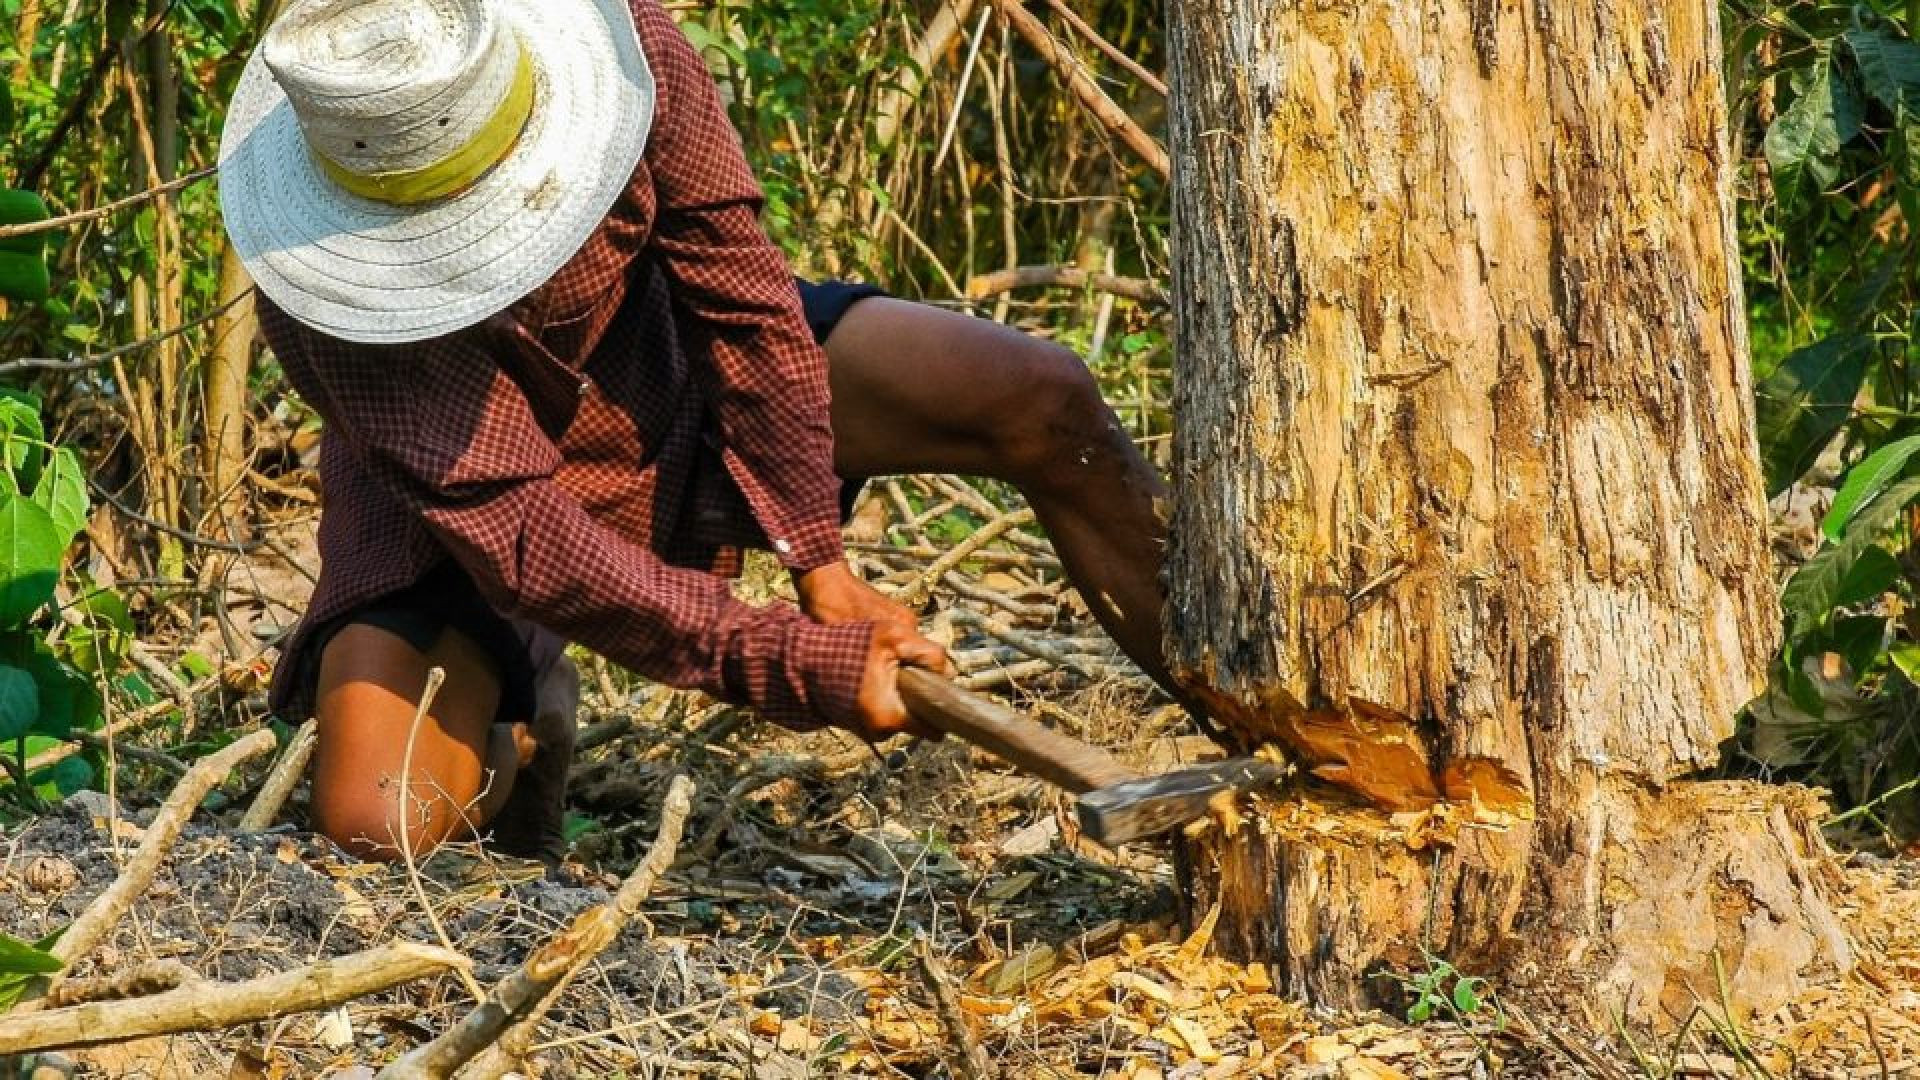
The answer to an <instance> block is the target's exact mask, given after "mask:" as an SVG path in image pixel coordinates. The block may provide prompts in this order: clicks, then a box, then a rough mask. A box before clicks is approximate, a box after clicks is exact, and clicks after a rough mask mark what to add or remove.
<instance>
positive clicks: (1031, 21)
mask: <svg viewBox="0 0 1920 1080" xmlns="http://www.w3.org/2000/svg"><path fill="white" fill-rule="evenodd" d="M993 7H994V10H996V11H998V12H999V13H1000V17H1001V18H1003V19H1005V20H1007V24H1008V25H1010V26H1012V27H1013V29H1014V30H1015V31H1016V32H1017V33H1018V34H1019V35H1020V36H1021V37H1022V38H1024V39H1026V42H1027V44H1029V45H1031V46H1033V50H1034V51H1035V52H1037V53H1039V54H1040V57H1041V59H1043V60H1045V61H1046V62H1047V64H1048V65H1049V66H1051V67H1052V68H1053V70H1054V72H1055V73H1056V74H1058V75H1059V76H1060V79H1061V81H1063V82H1065V83H1066V84H1067V86H1068V88H1069V89H1071V90H1072V91H1073V93H1074V96H1075V97H1077V98H1079V99H1080V103H1081V104H1083V105H1085V106H1086V107H1087V109H1088V111H1090V112H1092V113H1093V115H1094V118H1095V119H1097V120H1099V121H1100V123H1101V124H1103V125H1104V126H1105V127H1106V129H1107V130H1108V131H1111V132H1112V133H1113V134H1114V136H1115V137H1116V138H1118V139H1119V140H1120V141H1121V142H1123V143H1126V144H1127V146H1128V147H1130V148H1131V149H1132V150H1133V152H1134V153H1136V154H1138V155H1139V156H1140V160H1142V161H1144V162H1146V163H1147V165H1148V166H1150V167H1151V168H1152V169H1153V170H1154V171H1155V172H1157V173H1159V174H1160V175H1161V176H1168V175H1171V173H1172V171H1173V168H1172V165H1171V164H1170V163H1169V162H1168V160H1167V151H1166V148H1165V147H1163V146H1161V145H1160V143H1159V142H1158V141H1157V140H1155V139H1154V137H1153V136H1151V135H1149V134H1147V133H1146V132H1145V131H1143V130H1141V128H1140V125H1139V124H1136V123H1134V122H1133V117H1131V116H1128V115H1127V110H1125V109H1123V108H1121V107H1120V106H1119V104H1118V103H1117V102H1115V101H1114V100H1113V99H1112V98H1110V97H1108V96H1107V92H1106V91H1105V90H1102V89H1100V84H1099V83H1096V82H1095V81H1094V79H1093V74H1092V73H1091V72H1089V71H1088V70H1087V66H1086V65H1085V64H1083V63H1081V62H1080V58H1079V57H1078V56H1075V55H1074V54H1073V51H1072V50H1071V49H1068V48H1067V47H1066V46H1064V45H1062V44H1060V42H1059V41H1058V40H1056V39H1055V38H1054V36H1053V35H1052V34H1051V33H1049V32H1048V31H1047V28H1046V25H1045V24H1044V23H1042V22H1041V21H1040V20H1039V19H1037V18H1035V17H1034V16H1033V14H1032V13H1030V12H1029V11H1027V9H1026V7H1024V6H1023V5H1022V3H1021V0H993Z"/></svg>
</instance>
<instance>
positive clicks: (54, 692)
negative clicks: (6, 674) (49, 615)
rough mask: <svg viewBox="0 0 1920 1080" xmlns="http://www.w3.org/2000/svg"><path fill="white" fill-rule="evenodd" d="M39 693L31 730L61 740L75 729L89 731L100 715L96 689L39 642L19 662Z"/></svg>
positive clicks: (95, 725)
mask: <svg viewBox="0 0 1920 1080" xmlns="http://www.w3.org/2000/svg"><path fill="white" fill-rule="evenodd" d="M20 667H21V668H23V669H24V670H25V671H26V672H27V673H28V674H29V675H32V676H33V684H34V686H35V688H36V689H38V690H39V692H40V717H39V719H38V720H36V721H35V722H34V726H33V733H34V734H36V735H45V736H49V737H51V738H56V739H63V738H65V737H67V735H69V734H71V733H72V732H73V731H74V730H75V729H76V728H77V729H79V730H82V731H91V730H93V729H94V728H96V727H98V726H99V724H100V720H101V718H102V704H103V703H102V702H101V700H100V688H99V687H97V686H95V685H94V683H93V680H92V679H89V678H87V677H86V676H85V675H82V674H81V673H80V672H78V671H75V670H74V669H73V668H71V667H68V666H67V665H66V664H64V663H62V662H61V661H60V659H59V657H56V656H54V655H53V653H52V652H50V651H48V650H47V648H46V647H45V646H44V645H43V646H41V647H40V648H39V649H37V650H35V651H34V653H33V654H32V655H30V656H29V657H27V659H26V662H25V663H22V664H21V665H20Z"/></svg>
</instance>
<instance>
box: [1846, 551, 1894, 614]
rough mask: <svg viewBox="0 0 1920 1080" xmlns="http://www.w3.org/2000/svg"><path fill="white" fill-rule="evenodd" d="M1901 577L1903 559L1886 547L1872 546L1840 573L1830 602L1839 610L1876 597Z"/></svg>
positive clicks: (1891, 586)
mask: <svg viewBox="0 0 1920 1080" xmlns="http://www.w3.org/2000/svg"><path fill="white" fill-rule="evenodd" d="M1899 580H1900V560H1899V559H1896V558H1894V557H1893V554H1892V553H1891V552H1889V551H1888V550H1887V549H1886V548H1883V547H1869V548H1867V549H1866V550H1864V551H1862V552H1861V553H1860V557H1859V558H1858V559H1855V560H1854V563H1853V565H1852V566H1849V567H1847V572H1846V573H1845V574H1843V575H1841V578H1840V587H1839V588H1838V589H1836V590H1834V594H1833V599H1832V601H1831V602H1832V604H1833V606H1834V608H1835V609H1836V610H1837V609H1839V608H1849V607H1853V606H1854V605H1855V604H1864V603H1866V602H1867V601H1869V600H1877V599H1879V597H1880V594H1882V593H1884V592H1886V591H1887V590H1888V589H1891V588H1893V583H1894V582H1896V581H1899Z"/></svg>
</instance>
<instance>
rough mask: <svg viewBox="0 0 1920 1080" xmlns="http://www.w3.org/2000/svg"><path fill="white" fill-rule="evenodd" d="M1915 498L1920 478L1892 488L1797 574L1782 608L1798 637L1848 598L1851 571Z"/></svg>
mask: <svg viewBox="0 0 1920 1080" xmlns="http://www.w3.org/2000/svg"><path fill="white" fill-rule="evenodd" d="M1915 498H1920V477H1909V478H1907V479H1905V480H1902V481H1900V482H1899V483H1897V484H1895V485H1893V486H1892V487H1890V488H1888V489H1887V490H1886V491H1885V492H1884V493H1882V494H1881V496H1880V497H1879V498H1877V499H1874V500H1873V501H1872V502H1870V503H1868V504H1867V506H1866V507H1864V508H1862V509H1861V510H1860V511H1859V512H1858V513H1857V514H1856V515H1855V517H1854V519H1853V523H1852V524H1851V525H1849V526H1848V527H1847V531H1846V534H1845V535H1844V536H1842V537H1841V538H1840V540H1839V542H1837V543H1834V544H1832V545H1830V546H1828V547H1826V548H1823V549H1822V550H1821V551H1820V552H1819V553H1818V554H1816V555H1814V557H1813V558H1811V559H1808V560H1807V561H1806V564H1805V565H1803V566H1801V567H1800V569H1799V570H1798V571H1796V572H1795V573H1794V575H1793V578H1792V579H1791V580H1789V581H1788V582H1787V587H1786V588H1785V589H1782V590H1781V592H1780V606H1781V607H1782V608H1783V609H1785V611H1786V613H1787V615H1788V617H1789V618H1791V619H1792V620H1793V624H1794V636H1796V637H1797V636H1799V635H1800V634H1801V633H1802V632H1804V631H1805V630H1806V628H1808V627H1810V626H1814V625H1817V624H1819V623H1821V622H1823V621H1825V620H1826V618H1827V616H1828V615H1829V614H1830V613H1831V612H1832V611H1833V609H1834V608H1835V607H1836V606H1837V603H1836V601H1837V599H1838V598H1840V597H1842V596H1843V595H1844V593H1843V586H1844V585H1845V584H1846V583H1847V574H1848V572H1849V571H1851V570H1852V569H1853V567H1854V564H1855V563H1857V562H1859V561H1860V559H1861V556H1862V554H1863V553H1864V552H1866V551H1867V549H1869V548H1871V547H1874V546H1876V545H1877V544H1878V543H1879V541H1880V538H1881V537H1882V536H1884V535H1885V534H1886V532H1887V530H1888V529H1890V528H1891V527H1892V526H1893V525H1894V523H1895V522H1897V521H1898V520H1899V519H1900V514H1901V512H1902V511H1903V510H1905V509H1906V507H1907V505H1908V504H1909V503H1911V502H1913V500H1914V499H1915ZM1903 546H1904V545H1903Z"/></svg>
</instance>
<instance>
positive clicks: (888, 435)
mask: <svg viewBox="0 0 1920 1080" xmlns="http://www.w3.org/2000/svg"><path fill="white" fill-rule="evenodd" d="M827 358H828V361H829V363H830V365H831V366H830V369H829V370H830V377H831V382H832V390H833V429H834V444H835V452H834V465H835V467H836V468H837V469H838V470H839V471H840V473H841V475H843V476H852V477H862V476H884V475H888V474H892V473H907V472H951V473H964V474H969V475H974V476H987V477H992V478H994V479H997V480H1004V481H1007V482H1008V483H1011V484H1013V485H1015V486H1016V487H1018V488H1019V489H1020V490H1021V492H1022V493H1023V494H1025V495H1026V497H1027V500H1028V502H1029V503H1031V504H1032V506H1033V510H1034V513H1035V514H1036V515H1037V516H1038V517H1039V519H1040V522H1041V524H1042V525H1044V526H1046V529H1047V532H1048V534H1049V535H1050V536H1051V537H1052V538H1053V543H1054V547H1055V549H1056V550H1057V551H1058V552H1059V554H1060V558H1061V561H1062V562H1063V563H1065V564H1066V567H1067V572H1068V574H1069V575H1070V576H1071V577H1072V579H1073V582H1074V584H1075V585H1076V586H1077V587H1078V588H1079V590H1080V595H1081V596H1082V597H1083V598H1084V599H1085V600H1086V602H1087V605H1088V607H1090V608H1091V609H1092V610H1093V613H1094V615H1095V617H1096V618H1098V619H1099V620H1100V623H1101V625H1103V626H1105V627H1106V629H1107V632H1108V633H1110V634H1112V635H1113V638H1114V640H1115V641H1116V642H1118V643H1119V645H1120V647H1121V648H1122V649H1123V650H1125V651H1126V653H1127V655H1128V656H1130V657H1132V658H1133V660H1134V662H1135V663H1137V664H1139V665H1140V667H1141V668H1142V669H1143V670H1144V671H1146V672H1147V673H1148V674H1149V675H1151V676H1152V677H1153V678H1154V680H1155V681H1157V682H1159V683H1160V685H1161V686H1163V687H1165V688H1166V689H1167V690H1168V691H1169V692H1170V693H1173V694H1174V695H1175V697H1176V698H1181V699H1183V700H1184V697H1185V695H1183V694H1181V693H1180V692H1179V690H1178V688H1177V687H1175V686H1174V685H1173V683H1172V680H1171V678H1170V677H1169V676H1168V673H1167V668H1166V662H1165V659H1164V656H1163V653H1162V650H1161V631H1160V616H1161V607H1162V604H1163V603H1164V599H1165V598H1164V594H1163V592H1162V590H1161V587H1160V577H1159V575H1160V564H1161V560H1162V558H1163V557H1164V551H1165V543H1166V524H1165V522H1164V521H1163V520H1162V519H1161V517H1160V514H1159V512H1158V511H1157V510H1156V508H1155V501H1156V500H1157V499H1161V498H1164V497H1165V495H1166V486H1165V485H1164V484H1163V483H1162V482H1161V480H1160V477H1159V475H1158V474H1157V473H1156V472H1155V471H1154V469H1153V466H1151V465H1149V464H1148V463H1147V461H1146V459H1145V458H1143V457H1142V456H1141V455H1140V452H1139V450H1138V449H1137V448H1135V447H1134V445H1133V442H1132V440H1130V439H1129V438H1128V437H1127V434H1126V432H1125V431H1124V430H1123V429H1122V428H1121V426H1120V422H1119V419H1118V418H1117V417H1115V416H1114V415H1113V411H1112V410H1111V409H1110V408H1108V407H1107V405H1106V403H1105V402H1104V401H1102V400H1101V398H1100V393H1099V389H1098V387H1097V386H1096V385H1095V384H1094V381H1093V377H1092V376H1091V375H1090V374H1088V372H1087V369H1086V365H1085V364H1084V363H1082V362H1081V360H1080V358H1079V357H1078V356H1075V355H1074V354H1073V353H1071V352H1069V351H1067V350H1066V349H1063V348H1060V347H1059V346H1056V345H1051V344H1048V343H1046V342H1043V341H1040V340H1038V339H1035V338H1032V337H1029V336H1027V335H1025V334H1022V333H1020V332H1019V331H1016V330H1012V329H1009V328H1007V327H1004V326H1001V325H999V324H998V323H993V322H989V321H987V320H984V319H975V318H970V317H967V316H964V315H957V314H954V313H952V312H947V311H941V310H939V309H938V308H932V307H927V306H924V305H920V304H911V303H906V302H904V301H900V300H892V299H885V298H875V299H871V300H863V301H861V302H860V303H858V304H855V305H854V306H853V307H852V308H851V309H850V310H849V311H848V312H847V315H846V317H845V318H844V319H842V320H841V322H840V324H839V325H838V326H837V327H836V328H835V329H834V332H833V336H832V337H830V338H829V339H828V340H827Z"/></svg>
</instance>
